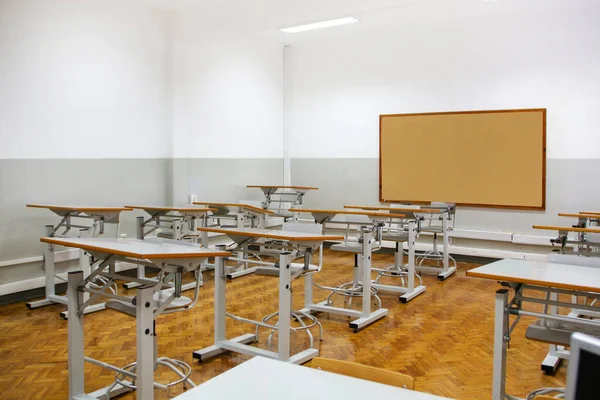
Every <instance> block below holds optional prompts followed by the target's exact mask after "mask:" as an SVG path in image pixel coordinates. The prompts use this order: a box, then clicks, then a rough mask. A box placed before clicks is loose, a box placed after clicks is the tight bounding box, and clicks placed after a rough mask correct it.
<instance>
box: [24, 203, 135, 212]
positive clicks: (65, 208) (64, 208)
mask: <svg viewBox="0 0 600 400" xmlns="http://www.w3.org/2000/svg"><path fill="white" fill-rule="evenodd" d="M26 206H27V207H31V208H45V209H48V210H58V211H65V212H72V211H78V212H82V213H89V212H116V211H131V207H87V206H57V205H46V204H26Z"/></svg>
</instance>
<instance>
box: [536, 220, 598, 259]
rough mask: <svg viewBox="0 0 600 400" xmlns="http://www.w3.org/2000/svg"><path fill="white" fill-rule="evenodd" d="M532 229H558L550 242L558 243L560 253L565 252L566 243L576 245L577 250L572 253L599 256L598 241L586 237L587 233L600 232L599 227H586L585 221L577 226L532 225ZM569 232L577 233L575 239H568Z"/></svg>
mask: <svg viewBox="0 0 600 400" xmlns="http://www.w3.org/2000/svg"><path fill="white" fill-rule="evenodd" d="M533 229H541V230H549V231H558V237H557V238H556V239H551V240H550V242H551V243H553V244H554V243H557V244H559V245H560V252H561V253H562V254H566V253H567V247H566V245H567V244H575V245H577V251H573V252H572V254H577V255H587V256H594V255H595V256H600V253H599V252H598V249H599V248H600V243H599V242H594V241H590V240H588V239H587V235H588V234H590V233H591V234H598V233H600V227H594V228H586V227H585V222H584V223H583V224H581V222H580V224H578V225H577V226H571V227H569V226H546V225H533ZM569 232H575V233H577V240H570V239H569Z"/></svg>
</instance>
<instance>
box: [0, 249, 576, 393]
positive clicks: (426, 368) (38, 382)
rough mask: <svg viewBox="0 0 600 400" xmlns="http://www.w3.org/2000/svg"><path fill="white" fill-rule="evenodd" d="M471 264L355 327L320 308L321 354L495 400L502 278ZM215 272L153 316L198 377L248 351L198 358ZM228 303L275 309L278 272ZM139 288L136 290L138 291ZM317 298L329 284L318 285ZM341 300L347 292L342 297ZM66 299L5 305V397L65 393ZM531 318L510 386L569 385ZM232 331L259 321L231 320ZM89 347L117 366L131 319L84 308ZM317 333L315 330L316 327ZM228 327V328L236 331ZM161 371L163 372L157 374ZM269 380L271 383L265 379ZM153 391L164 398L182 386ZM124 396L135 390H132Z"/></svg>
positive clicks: (237, 309) (163, 339) (208, 328)
mask: <svg viewBox="0 0 600 400" xmlns="http://www.w3.org/2000/svg"><path fill="white" fill-rule="evenodd" d="M325 254H326V255H325V264H324V265H325V267H324V269H323V271H322V272H321V273H319V274H318V275H317V276H316V277H315V281H317V282H318V283H322V284H327V285H333V284H336V283H342V282H346V281H348V280H350V278H351V276H352V265H354V260H353V257H352V255H349V254H345V253H337V252H333V251H326V252H325ZM391 262H393V257H392V256H390V255H380V254H377V255H375V256H374V257H373V264H374V266H379V267H384V266H387V265H389V264H390V263H391ZM475 266H477V265H475V264H465V263H459V269H458V271H457V273H456V274H455V276H453V277H451V278H449V279H448V280H447V281H445V282H439V281H438V280H437V279H436V277H435V276H424V277H423V280H424V282H425V284H426V285H427V291H426V292H425V293H424V294H423V295H421V296H419V297H417V298H416V299H414V300H413V301H411V302H410V303H408V304H401V303H399V302H398V298H397V296H395V295H385V294H382V295H381V298H382V301H383V305H384V307H386V308H388V309H389V310H390V314H389V316H388V318H386V319H384V320H382V321H380V322H377V323H376V324H375V325H373V326H371V327H369V328H367V329H365V330H363V331H361V332H359V333H352V331H350V330H349V329H348V325H347V319H345V318H342V317H335V316H328V315H324V314H321V315H320V317H319V319H320V321H321V322H322V324H323V327H324V329H325V338H324V340H323V341H322V342H320V343H317V346H318V347H319V348H320V351H321V356H323V357H331V358H337V359H344V360H349V361H355V362H359V363H363V364H367V365H372V366H375V367H381V368H386V369H390V370H394V371H399V372H402V373H406V374H409V375H411V376H413V377H414V378H415V387H416V389H417V390H420V391H424V392H429V393H433V394H437V395H442V396H448V397H452V398H458V399H470V400H475V399H489V398H490V396H491V381H492V344H493V321H494V315H493V307H494V292H495V291H496V290H497V289H498V287H499V286H498V284H497V283H495V282H491V281H486V280H480V279H476V278H467V277H466V276H465V271H466V270H467V269H469V268H473V267H475ZM212 278H213V275H212V272H209V273H206V274H205V286H204V288H203V289H202V294H201V298H200V301H199V305H198V306H197V307H196V308H195V309H193V310H190V311H186V312H183V313H177V314H171V315H166V316H162V317H160V318H159V319H158V322H157V331H158V335H159V338H158V340H159V355H167V356H169V357H172V358H179V359H183V360H184V361H186V362H188V363H190V364H191V365H192V367H193V374H192V378H193V380H194V382H196V384H199V383H202V382H204V381H206V380H208V379H210V378H212V377H214V376H216V375H218V374H220V373H222V372H224V371H226V370H228V369H230V368H232V367H233V366H235V365H237V364H239V363H241V362H243V361H245V360H247V359H248V357H246V356H242V355H237V354H236V355H231V354H227V355H222V356H220V357H217V358H215V359H214V360H211V361H209V362H206V363H204V364H198V363H197V362H195V361H194V360H193V359H192V351H193V350H197V349H200V348H203V347H205V346H208V345H210V344H211V341H212V337H213V322H212V318H213V313H212V307H213V294H214V293H213V281H212ZM227 290H228V302H229V305H228V311H231V312H234V313H236V314H239V315H241V316H244V317H248V318H253V319H259V318H261V317H262V316H264V315H267V314H269V313H271V312H274V311H276V308H277V278H273V277H264V276H247V277H242V278H238V279H236V280H233V281H231V282H229V283H228V284H227ZM133 292H134V291H131V293H132V294H133ZM293 293H294V294H293V297H294V305H295V306H297V307H296V308H300V307H299V306H300V305H301V304H302V301H303V300H302V297H303V293H304V288H303V283H302V282H301V281H300V280H299V281H296V282H294V284H293ZM316 295H317V296H318V297H319V298H324V297H325V292H323V291H320V290H317V291H316ZM336 301H337V302H338V303H339V304H342V303H343V301H342V300H341V299H337V300H336ZM63 309H64V307H62V306H58V305H57V306H49V307H46V308H43V309H37V310H28V309H27V308H26V307H25V304H24V303H17V304H12V305H9V306H4V307H1V308H0V327H1V329H0V398H1V399H4V400H17V399H38V398H39V399H47V400H50V399H61V400H62V399H65V398H66V396H67V393H68V387H67V378H68V376H67V370H66V369H67V323H66V321H63V320H61V319H60V318H59V316H58V312H59V311H61V310H63ZM530 321H531V319H528V318H523V319H522V322H521V323H520V324H519V325H518V326H517V328H516V330H515V332H514V334H513V340H512V341H511V347H510V350H509V361H508V379H507V389H508V391H509V392H510V393H511V394H514V395H518V396H521V397H524V396H525V394H526V393H527V392H529V391H530V390H533V389H536V388H538V387H541V386H564V382H565V371H566V369H565V368H561V369H560V370H559V371H558V372H557V374H556V376H547V375H544V374H543V373H542V371H540V362H541V361H542V359H543V357H544V355H545V353H546V352H547V345H544V344H542V343H537V342H532V341H528V340H526V339H525V337H524V333H525V328H526V326H527V325H528V323H529V322H530ZM227 326H228V329H230V335H231V336H234V335H236V334H241V333H246V332H250V331H252V330H253V329H252V328H251V327H250V326H248V325H243V324H241V323H238V322H236V321H232V320H228V321H227ZM85 330H86V337H85V344H86V355H88V356H91V357H94V358H98V359H101V360H103V361H106V362H109V363H113V364H116V365H121V366H122V365H125V364H127V363H130V362H133V361H134V359H135V321H134V320H133V319H132V318H129V317H126V316H124V315H121V314H118V313H116V312H114V311H112V310H107V311H102V312H99V313H94V314H90V315H86V316H85ZM315 333H316V332H315ZM267 335H268V333H267V332H266V330H262V331H261V334H260V343H259V346H260V347H263V348H265V347H266V338H267ZM231 336H230V337H231ZM307 342H308V341H307V339H306V337H305V335H304V334H302V333H299V334H298V335H296V336H293V337H292V346H293V348H294V349H295V350H300V349H302V348H304V347H305V346H306V345H307ZM85 376H86V389H87V390H88V391H92V390H96V389H99V388H101V387H104V386H106V385H108V384H110V383H111V382H112V380H113V379H114V375H113V374H112V373H111V372H109V371H106V370H103V369H101V368H99V367H96V366H93V365H89V364H88V365H86V369H85ZM164 376H165V375H164V374H162V373H161V374H158V375H157V377H158V379H159V380H160V378H161V377H163V378H164ZM265 384H267V383H265ZM181 392H182V388H181V387H177V388H174V389H172V390H171V392H170V393H167V392H163V391H160V390H157V391H156V392H155V394H156V398H158V399H164V398H169V397H173V396H174V395H176V394H178V393H181ZM122 398H124V399H133V398H135V396H133V395H126V396H124V397H122Z"/></svg>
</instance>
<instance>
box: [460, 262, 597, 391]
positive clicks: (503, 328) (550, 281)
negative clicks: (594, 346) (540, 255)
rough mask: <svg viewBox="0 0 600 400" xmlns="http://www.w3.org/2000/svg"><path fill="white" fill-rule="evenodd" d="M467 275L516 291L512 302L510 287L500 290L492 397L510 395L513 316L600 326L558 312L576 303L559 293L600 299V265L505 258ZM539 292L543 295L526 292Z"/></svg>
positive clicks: (497, 305)
mask: <svg viewBox="0 0 600 400" xmlns="http://www.w3.org/2000/svg"><path fill="white" fill-rule="evenodd" d="M467 276H471V277H476V278H484V279H492V280H495V281H499V282H501V283H502V284H503V286H505V287H509V288H511V289H513V290H514V295H513V298H512V299H511V300H510V301H509V290H508V289H500V290H498V291H497V292H496V306H495V314H496V316H495V323H494V372H493V383H492V399H493V400H504V399H505V398H506V391H505V377H506V350H507V345H508V342H509V341H510V334H511V331H512V329H513V328H514V325H513V326H512V327H510V324H509V316H510V315H515V316H522V315H526V316H534V317H538V318H540V319H541V320H542V321H553V322H555V321H558V322H562V323H568V324H571V325H573V326H577V327H580V328H581V329H585V328H586V327H600V320H589V319H582V318H579V317H578V316H577V315H572V314H569V315H557V307H567V308H571V307H572V306H573V304H572V303H566V302H562V301H559V299H558V295H559V294H569V295H572V296H582V297H587V298H589V299H590V300H592V299H599V300H600V268H593V267H584V266H577V265H568V264H555V263H546V262H541V261H526V260H510V259H505V260H501V261H496V262H493V263H491V264H487V265H484V266H482V267H479V268H475V269H472V270H470V271H467ZM525 290H528V292H531V291H536V292H539V293H541V295H540V296H537V297H536V296H528V295H527V294H525V293H524V291H525ZM524 304H543V305H545V306H547V311H546V312H542V313H540V312H531V311H527V310H524V307H523V306H524ZM577 308H578V309H582V310H587V311H594V310H595V311H598V307H592V306H588V305H583V304H579V305H578V306H577Z"/></svg>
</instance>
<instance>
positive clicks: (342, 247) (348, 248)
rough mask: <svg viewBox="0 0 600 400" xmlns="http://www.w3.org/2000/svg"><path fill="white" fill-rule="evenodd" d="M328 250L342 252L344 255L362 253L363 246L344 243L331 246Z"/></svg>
mask: <svg viewBox="0 0 600 400" xmlns="http://www.w3.org/2000/svg"><path fill="white" fill-rule="evenodd" d="M330 249H331V250H334V251H344V252H346V253H362V252H363V245H362V243H351V242H345V243H338V244H333V245H331V247H330Z"/></svg>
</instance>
